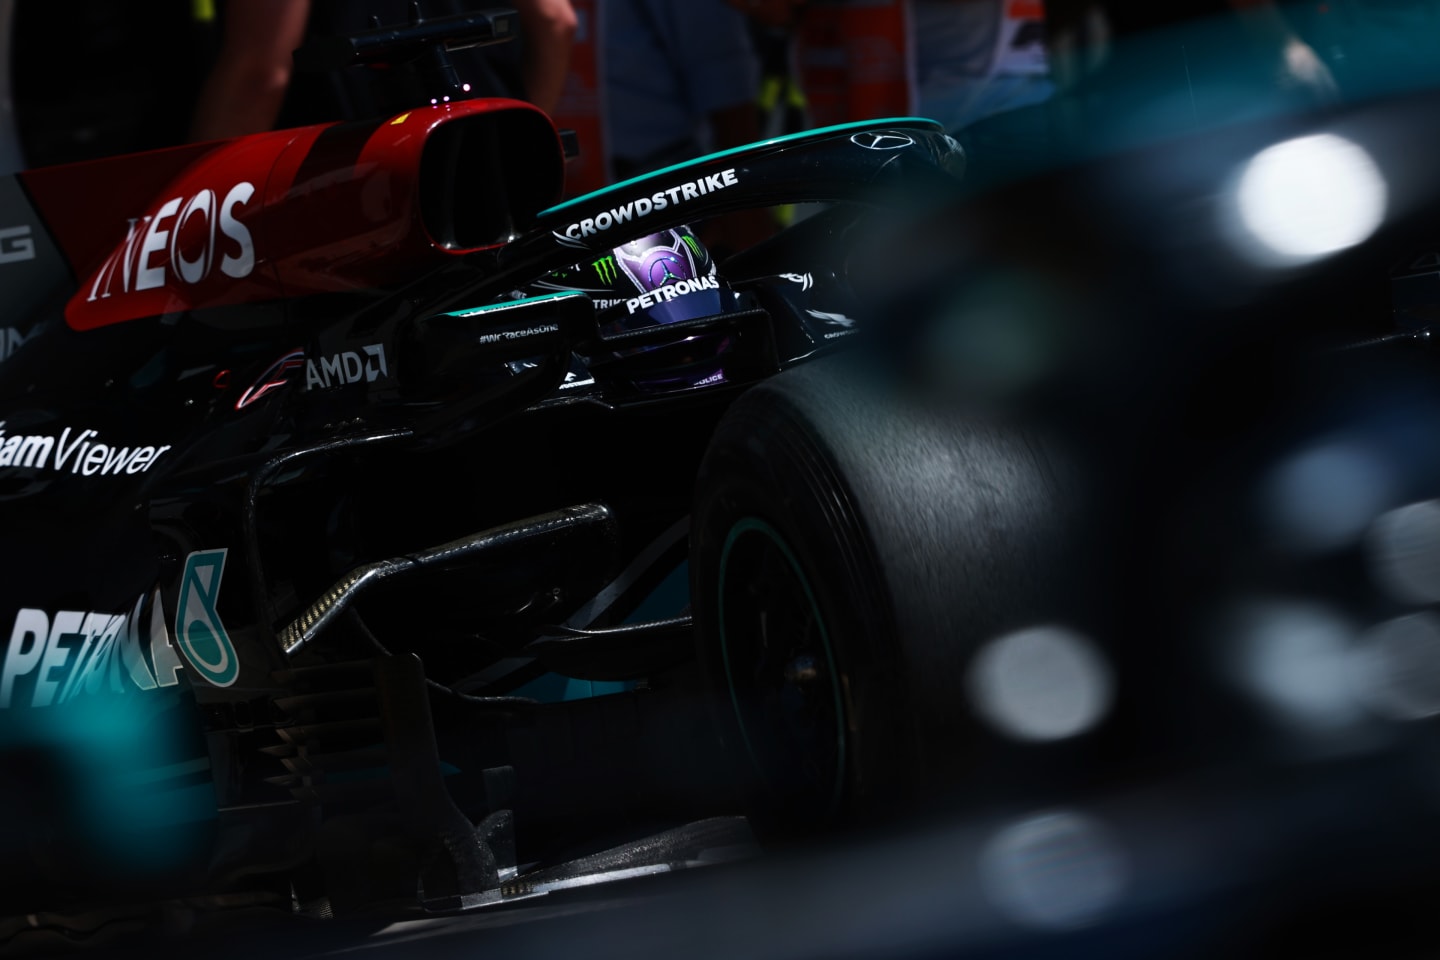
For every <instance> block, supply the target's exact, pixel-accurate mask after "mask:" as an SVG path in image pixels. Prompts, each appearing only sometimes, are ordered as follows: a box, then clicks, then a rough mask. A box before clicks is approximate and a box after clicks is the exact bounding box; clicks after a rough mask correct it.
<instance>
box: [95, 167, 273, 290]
mask: <svg viewBox="0 0 1440 960" xmlns="http://www.w3.org/2000/svg"><path fill="white" fill-rule="evenodd" d="M254 195H255V185H254V184H251V183H237V184H236V185H235V186H233V187H231V188H230V190H229V191H228V192H227V193H226V194H225V197H224V199H223V200H222V199H219V198H218V197H217V195H216V193H215V191H214V190H201V191H200V192H199V193H197V194H195V195H194V196H191V197H172V198H170V199H169V200H166V201H165V202H164V203H163V204H161V206H160V209H159V210H157V211H156V212H155V215H154V216H153V217H144V218H142V219H140V220H133V219H132V220H131V221H130V227H129V230H128V232H127V233H126V235H125V242H124V243H122V244H121V245H120V246H119V247H117V248H116V250H115V252H114V253H112V254H110V258H109V259H108V260H106V261H105V264H104V266H102V267H101V268H100V272H99V273H97V274H96V275H95V283H94V284H93V285H92V286H91V287H90V296H89V297H88V298H86V299H87V300H88V301H94V300H99V299H104V298H105V297H108V296H110V295H111V292H112V291H111V287H112V286H113V285H114V283H115V280H116V277H117V274H118V277H119V280H120V292H122V293H130V292H132V291H136V290H152V289H154V288H156V287H161V286H164V285H165V281H166V270H167V268H168V269H169V271H170V272H172V273H174V274H175V277H176V278H177V279H178V280H180V281H181V282H182V283H185V284H192V285H193V284H197V283H199V282H200V281H202V280H204V279H205V278H206V277H208V276H210V274H211V273H212V272H213V270H214V269H216V268H217V267H218V269H219V270H220V272H221V273H223V274H224V275H225V276H227V277H231V278H233V279H239V278H241V277H247V276H249V275H250V272H251V271H252V270H254V269H255V244H254V241H253V240H252V239H251V236H250V230H249V228H248V227H246V226H245V225H244V224H243V223H241V222H240V221H239V220H237V219H236V218H235V210H236V208H237V207H243V206H244V205H245V204H246V203H248V202H249V201H250V198H251V197H252V196H254ZM182 232H184V233H185V239H184V240H182V239H181V233H182ZM225 241H229V243H225ZM187 254H188V255H187ZM217 254H218V256H217ZM217 259H218V261H219V262H218V264H217V262H216V261H217Z"/></svg>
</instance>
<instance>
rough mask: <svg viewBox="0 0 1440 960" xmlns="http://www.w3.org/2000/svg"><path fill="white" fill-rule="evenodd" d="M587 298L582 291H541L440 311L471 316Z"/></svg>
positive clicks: (455, 315) (447, 315)
mask: <svg viewBox="0 0 1440 960" xmlns="http://www.w3.org/2000/svg"><path fill="white" fill-rule="evenodd" d="M577 297H579V298H582V299H587V300H588V299H589V298H588V297H586V296H585V294H583V293H577V292H575V291H565V292H562V293H542V294H540V295H539V296H535V297H521V298H520V299H519V300H505V301H502V302H500V303H490V304H486V305H485V306H483V307H469V308H468V309H465V310H455V311H453V312H451V313H442V314H440V316H442V317H473V316H476V315H477V314H481V313H492V312H494V311H496V310H513V309H515V308H516V307H523V306H527V305H529V304H532V303H542V302H544V301H546V300H572V299H575V298H577Z"/></svg>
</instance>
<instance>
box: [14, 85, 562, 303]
mask: <svg viewBox="0 0 1440 960" xmlns="http://www.w3.org/2000/svg"><path fill="white" fill-rule="evenodd" d="M563 162H564V161H563V156H562V154H561V148H560V143H559V139H558V137H557V136H556V134H555V129H554V127H553V126H552V125H551V123H550V121H549V119H548V118H547V117H546V116H545V115H544V114H543V113H541V112H540V111H539V110H537V109H535V108H534V107H532V106H530V105H529V104H525V103H521V102H519V101H514V100H470V101H462V102H459V103H455V104H448V105H444V106H435V107H424V108H421V109H417V110H414V111H411V112H410V113H406V114H402V115H400V116H398V117H394V118H392V119H389V120H382V121H368V122H359V123H340V124H325V125H320V126H314V127H302V128H299V129H295V130H282V131H277V132H274V133H265V134H257V135H254V136H249V137H242V138H240V139H237V140H227V141H220V142H217V143H212V144H199V145H195V146H190V147H179V148H176V149H173V150H162V151H156V152H154V153H148V154H138V155H135V156H129V157H120V158H115V159H113V160H102V161H96V162H94V163H88V164H76V165H73V166H69V167H54V168H48V169H42V170H34V171H30V172H28V173H25V174H23V175H22V179H23V181H24V183H25V186H26V188H27V189H28V190H29V191H30V194H31V196H32V198H34V200H35V203H36V205H37V207H38V208H39V210H40V213H41V214H42V216H44V217H45V219H46V221H47V223H48V224H49V225H50V228H51V230H52V232H53V233H54V235H55V238H56V241H57V243H58V244H59V245H60V248H61V249H62V250H63V251H64V252H65V255H66V256H67V258H69V260H70V264H71V267H72V269H74V271H75V275H76V276H77V277H79V278H80V288H79V290H78V291H77V292H76V294H75V296H74V297H72V298H71V300H70V302H69V304H68V305H67V306H66V310H65V318H66V322H67V323H69V325H70V326H71V327H72V328H74V329H76V330H90V329H94V328H96V327H101V326H105V325H108V324H113V323H120V322H122V321H125V320H131V319H136V318H139V317H152V316H157V315H161V314H169V313H177V312H183V311H186V310H193V309H195V308H197V307H208V306H221V305H225V304H238V303H251V302H256V301H261V300H272V299H277V298H281V297H297V296H304V295H307V294H315V293H327V292H335V291H342V290H355V289H373V288H377V287H385V286H390V285H394V284H398V283H401V282H403V281H405V280H406V279H408V278H411V277H413V276H415V275H416V274H417V273H418V272H421V271H423V270H425V269H427V268H429V267H431V266H434V265H436V264H437V263H439V262H442V261H444V260H445V259H446V258H450V257H455V256H459V255H463V254H465V253H470V252H473V251H474V250H477V249H481V248H483V247H486V246H493V245H496V244H499V243H503V242H505V241H506V240H508V239H509V238H510V237H511V236H512V235H514V233H515V232H517V230H518V229H519V228H521V227H523V226H525V225H527V224H528V223H529V221H530V220H532V219H533V218H534V215H535V213H537V212H538V211H539V210H542V209H544V208H545V207H547V206H549V205H550V204H552V203H554V202H555V201H556V200H558V199H559V196H560V192H561V186H562V181H563Z"/></svg>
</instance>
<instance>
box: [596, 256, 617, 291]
mask: <svg viewBox="0 0 1440 960" xmlns="http://www.w3.org/2000/svg"><path fill="white" fill-rule="evenodd" d="M591 266H593V267H594V268H595V274H596V276H598V277H599V278H600V282H601V283H604V284H611V283H614V282H615V257H614V256H608V257H601V258H600V259H599V260H596V261H595V262H594V263H593V264H591Z"/></svg>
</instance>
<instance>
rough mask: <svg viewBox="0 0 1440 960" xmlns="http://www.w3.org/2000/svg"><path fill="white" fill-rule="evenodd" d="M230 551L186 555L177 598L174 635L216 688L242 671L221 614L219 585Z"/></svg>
mask: <svg viewBox="0 0 1440 960" xmlns="http://www.w3.org/2000/svg"><path fill="white" fill-rule="evenodd" d="M227 553H228V551H227V550H197V551H195V552H194V553H192V554H190V556H188V557H186V558H185V572H184V573H183V574H182V575H181V577H180V596H179V599H177V600H176V601H175V638H176V640H178V641H179V644H180V651H181V652H182V653H184V654H185V659H186V660H188V661H190V666H192V667H194V668H195V672H196V673H198V674H200V676H202V677H204V678H205V679H206V680H208V681H210V682H211V683H213V684H214V685H215V686H217V687H228V686H230V684H232V683H234V682H235V678H236V677H237V676H239V674H240V658H239V655H238V654H236V652H235V645H234V644H233V643H231V642H230V635H229V634H228V633H226V632H225V625H224V624H223V623H221V622H220V613H219V612H218V611H217V610H216V609H215V605H216V603H217V602H218V601H219V599H220V584H221V581H222V579H223V578H224V576H225V555H226V554H227Z"/></svg>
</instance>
